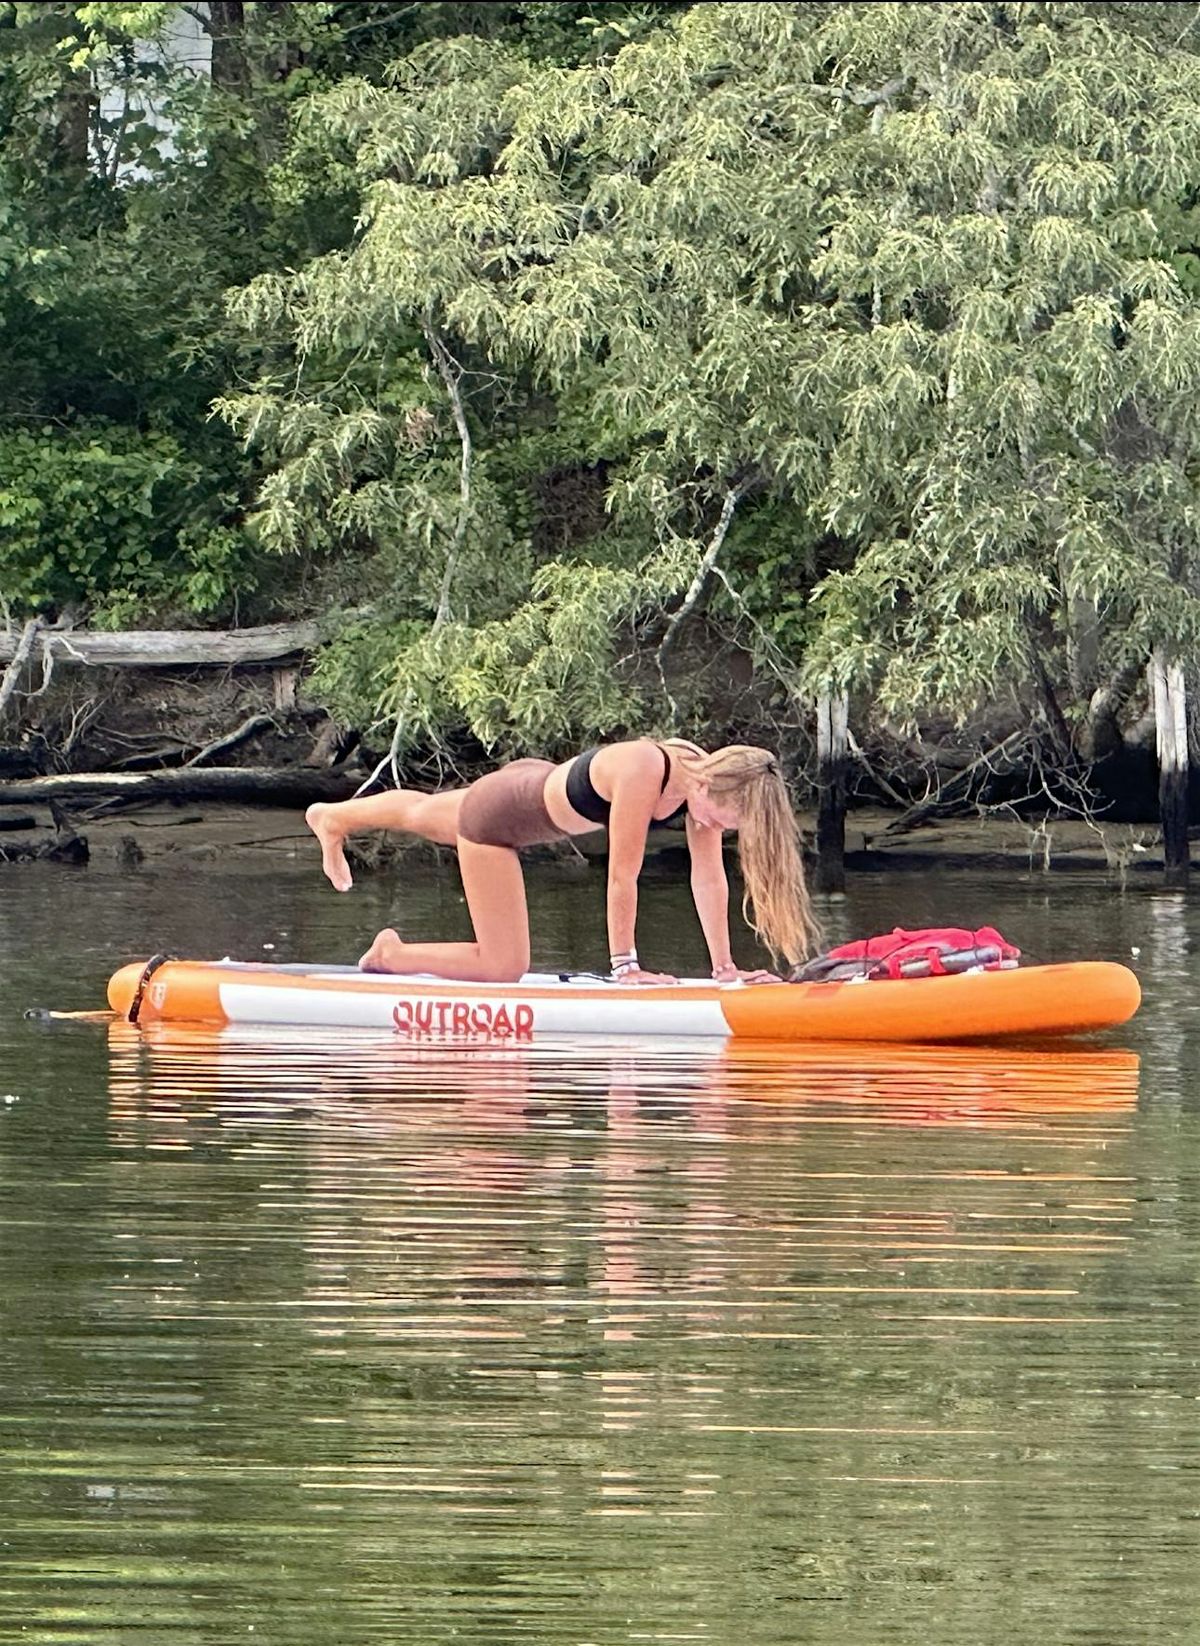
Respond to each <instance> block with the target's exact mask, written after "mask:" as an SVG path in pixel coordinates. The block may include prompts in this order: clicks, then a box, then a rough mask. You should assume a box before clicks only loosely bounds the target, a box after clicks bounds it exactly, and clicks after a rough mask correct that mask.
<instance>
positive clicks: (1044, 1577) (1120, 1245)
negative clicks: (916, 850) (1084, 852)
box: [0, 863, 1200, 1646]
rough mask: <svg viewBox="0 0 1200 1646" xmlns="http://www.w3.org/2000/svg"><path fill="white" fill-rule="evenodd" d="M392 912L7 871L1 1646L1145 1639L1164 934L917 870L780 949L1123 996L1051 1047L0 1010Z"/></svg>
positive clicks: (1179, 1562) (579, 894) (431, 912)
mask: <svg viewBox="0 0 1200 1646" xmlns="http://www.w3.org/2000/svg"><path fill="white" fill-rule="evenodd" d="M405 880H406V883H405V885H404V889H403V894H402V897H401V899H400V903H401V905H402V906H401V907H399V908H393V907H392V905H391V901H390V899H391V895H392V890H393V888H392V886H391V884H390V883H388V882H386V881H385V880H383V879H376V880H373V881H370V882H368V883H365V884H364V885H363V886H361V887H360V888H359V889H358V890H357V891H356V892H355V893H354V894H353V895H352V896H351V897H349V898H343V899H339V898H337V897H336V896H334V894H332V893H331V892H327V891H326V890H324V888H323V887H322V885H321V884H320V883H319V882H318V881H317V880H316V879H315V878H309V877H306V876H304V875H301V874H299V873H296V872H289V871H286V870H280V871H275V870H273V869H270V868H267V869H262V870H260V869H255V871H254V872H247V871H245V870H242V869H240V868H239V867H238V865H237V864H236V863H233V864H230V865H228V866H226V867H224V868H218V867H208V868H204V869H194V870H192V871H191V872H188V873H183V874H166V873H163V872H144V873H142V874H141V875H138V876H131V877H124V878H120V877H117V876H115V875H113V876H108V875H105V874H104V873H102V872H100V871H96V870H93V871H85V872H73V871H64V870H42V869H39V868H36V867H33V868H28V869H10V870H8V871H6V872H5V874H4V880H3V900H2V902H0V998H2V1000H3V1008H4V1009H3V1014H2V1015H0V1098H2V1099H3V1101H2V1102H0V1309H2V1311H3V1314H2V1326H3V1330H2V1333H0V1390H2V1394H0V1481H2V1483H3V1490H2V1492H0V1641H2V1642H5V1643H8V1642H17V1641H20V1642H24V1643H34V1642H54V1643H56V1646H65V1643H68V1642H87V1643H89V1646H91V1643H93V1642H95V1643H100V1642H103V1643H113V1646H118V1643H119V1646H124V1643H127V1642H128V1643H132V1642H137V1643H139V1646H146V1643H153V1646H157V1643H163V1646H218V1643H219V1646H226V1643H230V1642H234V1641H239V1642H240V1641H254V1642H258V1643H271V1646H381V1643H387V1646H393V1643H397V1642H404V1643H408V1642H412V1643H414V1646H443V1643H446V1646H448V1643H450V1642H454V1643H455V1646H474V1643H478V1646H499V1643H509V1642H536V1643H543V1642H544V1643H546V1646H588V1643H593V1646H617V1643H622V1646H624V1643H626V1642H668V1641H669V1642H676V1641H700V1642H712V1643H718V1646H724V1643H727V1642H728V1643H732V1642H739V1643H741V1642H747V1643H749V1646H766V1643H775V1642H779V1643H783V1642H788V1643H791V1642H797V1641H802V1642H806V1643H817V1646H867V1643H874V1642H875V1641H877V1640H883V1639H886V1640H888V1641H889V1642H895V1643H898V1646H909V1643H912V1646H918V1643H919V1646H926V1643H928V1642H938V1643H950V1646H979V1643H983V1642H992V1641H997V1642H1001V1641H1002V1642H1005V1643H1008V1642H1010V1641H1022V1642H1023V1641H1038V1642H1043V1641H1044V1642H1087V1643H1089V1646H1093V1643H1094V1646H1109V1643H1113V1646H1116V1643H1125V1642H1134V1641H1138V1642H1140V1641H1147V1642H1149V1641H1152V1640H1153V1641H1155V1642H1163V1641H1167V1642H1175V1641H1178V1642H1190V1641H1193V1640H1195V1638H1196V1623H1195V1619H1196V1616H1197V1615H1198V1606H1197V1601H1198V1599H1200V1595H1198V1589H1200V1579H1198V1577H1197V1572H1198V1570H1200V1567H1198V1565H1197V1560H1196V1556H1197V1552H1198V1534H1200V1493H1198V1490H1197V1481H1198V1479H1200V1474H1198V1470H1200V1439H1198V1436H1200V1404H1198V1400H1200V1377H1198V1375H1197V1364H1198V1359H1200V1316H1198V1312H1197V1297H1196V1288H1195V1276H1196V1274H1197V1272H1198V1267H1200V1226H1198V1225H1200V1218H1198V1214H1197V1204H1198V1201H1197V1193H1196V1189H1197V1182H1196V1179H1197V1169H1198V1165H1200V1138H1198V1136H1197V1107H1198V1105H1197V1098H1196V1091H1195V1088H1196V1069H1197V1063H1198V1060H1200V1038H1198V1033H1197V1021H1196V1001H1195V994H1196V990H1195V988H1194V984H1193V978H1194V968H1193V962H1192V959H1191V952H1190V951H1191V948H1192V946H1193V944H1194V941H1195V938H1196V935H1197V932H1198V930H1200V926H1198V921H1200V916H1198V915H1197V913H1195V912H1194V911H1193V910H1192V909H1191V908H1190V907H1189V906H1188V904H1187V902H1186V900H1184V899H1182V898H1180V897H1178V896H1176V895H1168V894H1155V893H1152V892H1151V891H1150V890H1148V889H1146V888H1140V887H1139V888H1135V889H1133V890H1131V891H1130V892H1129V893H1127V894H1126V895H1121V894H1120V893H1119V891H1118V890H1117V888H1116V887H1115V886H1110V885H1108V884H1106V883H1104V882H1102V881H1100V880H1096V881H1086V880H1083V879H1075V878H1066V877H1063V878H1056V879H1054V880H1052V881H1050V882H1049V883H1047V882H1046V881H1044V880H1041V879H1035V880H1030V881H1019V880H1017V879H1015V878H1011V879H1008V880H1001V879H1000V878H999V877H993V878H992V879H991V880H985V879H983V878H976V877H969V876H957V875H951V876H947V875H934V874H930V875H928V876H917V875H906V876H904V877H893V878H879V879H871V880H862V881H859V882H858V883H857V884H856V885H855V886H854V888H853V889H852V893H851V896H850V898H849V899H848V901H847V902H846V903H845V904H842V905H838V906H836V907H835V908H833V909H832V910H829V911H827V916H828V922H829V924H830V926H831V927H832V929H833V933H834V935H848V934H850V933H855V932H857V933H861V932H863V931H866V930H868V929H871V930H874V929H887V928H888V927H890V926H891V925H893V924H895V923H896V922H897V921H901V920H902V921H904V922H905V923H907V924H922V923H925V922H930V921H934V920H936V921H939V922H947V923H955V924H958V923H963V924H975V923H977V922H982V921H985V920H987V921H990V922H993V923H995V924H997V925H998V926H999V927H1000V929H1001V930H1002V931H1004V932H1005V933H1006V935H1009V936H1011V937H1012V938H1013V939H1014V940H1016V941H1018V942H1020V943H1021V944H1022V945H1023V947H1025V948H1026V949H1027V950H1028V951H1030V952H1031V953H1033V954H1036V955H1039V956H1043V957H1046V958H1064V957H1066V956H1069V955H1073V954H1085V953H1086V954H1090V955H1101V956H1108V957H1111V958H1123V959H1129V958H1130V951H1131V950H1132V949H1137V950H1139V951H1140V953H1139V954H1138V956H1137V957H1136V959H1134V960H1133V964H1134V965H1135V967H1136V968H1137V969H1138V970H1139V972H1140V974H1141V976H1142V980H1143V986H1144V989H1145V992H1146V1004H1145V1006H1144V1008H1143V1011H1142V1013H1141V1015H1140V1016H1139V1018H1138V1019H1137V1020H1136V1021H1135V1022H1134V1023H1133V1024H1132V1025H1130V1026H1129V1027H1128V1029H1126V1030H1124V1031H1121V1032H1119V1033H1117V1034H1114V1035H1109V1036H1107V1037H1104V1038H1103V1039H1102V1040H1101V1041H1099V1042H1096V1043H1093V1044H1092V1045H1090V1046H1088V1047H1084V1048H1079V1049H1075V1050H1073V1051H1062V1050H1059V1051H1058V1052H1054V1053H1046V1052H1028V1051H1027V1052H996V1051H991V1052H988V1051H980V1050H970V1051H966V1050H962V1051H959V1050H956V1051H948V1052H938V1051H933V1050H925V1051H918V1050H911V1049H910V1050H907V1051H896V1050H881V1051H878V1052H869V1053H867V1052H861V1051H857V1052H855V1053H854V1055H853V1056H851V1057H847V1056H845V1055H842V1054H839V1053H838V1052H837V1051H836V1050H834V1051H830V1050H829V1049H826V1050H823V1051H816V1050H811V1049H810V1050H805V1049H803V1048H800V1049H793V1050H792V1051H790V1052H788V1053H787V1054H786V1055H780V1054H779V1053H778V1052H775V1051H772V1050H770V1049H765V1048H758V1049H755V1048H748V1049H746V1050H744V1051H739V1050H737V1049H732V1050H728V1049H724V1050H723V1049H717V1048H712V1047H708V1048H700V1047H695V1046H693V1047H687V1046H685V1045H682V1044H672V1045H669V1046H665V1047H659V1048H653V1047H650V1048H647V1049H645V1050H643V1049H640V1048H636V1047H632V1046H629V1045H613V1046H612V1047H611V1048H606V1049H605V1050H603V1051H601V1052H599V1053H597V1052H596V1051H595V1049H594V1047H593V1048H592V1049H590V1050H589V1051H588V1052H587V1053H586V1054H585V1055H583V1056H579V1055H572V1053H571V1052H570V1051H569V1050H567V1051H564V1050H563V1049H562V1048H556V1049H552V1050H550V1051H548V1052H543V1051H541V1050H540V1049H539V1048H538V1047H536V1046H534V1047H526V1048H516V1047H507V1048H506V1047H499V1048H498V1047H486V1046H484V1047H479V1046H471V1047H469V1048H461V1049H454V1048H436V1047H434V1048H413V1047H411V1046H403V1045H400V1044H398V1043H397V1042H395V1041H393V1040H389V1039H388V1038H386V1037H382V1036H378V1037H373V1036H365V1037H360V1038H358V1039H355V1038H354V1037H352V1036H348V1035H341V1036H339V1037H337V1038H329V1039H328V1040H327V1041H325V1042H322V1041H321V1040H319V1039H314V1038H311V1037H308V1036H305V1035H302V1034H292V1035H288V1036H284V1035H274V1036H272V1037H270V1038H264V1037H262V1036H257V1035H255V1034H253V1033H246V1034H243V1035H242V1036H241V1037H240V1038H237V1039H218V1038H215V1037H213V1036H212V1035H209V1034H206V1033H201V1032H199V1031H195V1032H180V1031H175V1032H173V1033H166V1032H164V1031H161V1030H159V1031H152V1032H150V1033H148V1034H147V1035H146V1036H145V1037H142V1036H139V1035H138V1034H137V1033H136V1032H135V1031H132V1030H130V1029H128V1028H125V1027H124V1026H120V1025H115V1026H112V1027H105V1026H102V1025H95V1024H86V1023H84V1024H70V1025H65V1026H62V1027H56V1028H47V1027H45V1026H38V1025H34V1024H30V1023H27V1022H24V1021H23V1020H22V1019H21V1018H20V1016H19V1012H20V1009H21V1008H22V1007H24V1006H25V1005H27V1004H31V1003H41V1004H52V1005H55V1006H59V1007H75V1008H83V1007H87V1006H90V1005H98V1004H100V1003H101V1001H102V994H103V984H104V981H105V979H106V978H107V976H108V974H109V972H110V971H111V970H113V969H114V968H115V966H116V965H117V964H119V963H120V962H122V961H123V960H125V959H128V958H132V957H135V956H137V955H140V954H147V953H150V952H152V951H153V950H156V949H162V948H170V949H175V950H178V951H182V952H188V953H206V954H222V953H226V952H232V953H234V954H237V955H239V956H240V957H242V958H252V957H253V956H254V955H255V954H259V953H266V954H268V955H270V956H271V957H273V958H277V959H281V960H287V959H302V958H308V959H318V958H320V959H336V960H345V959H351V958H353V957H354V955H355V954H356V953H357V952H358V950H359V948H361V946H362V941H363V940H364V939H365V938H366V937H369V936H370V934H371V932H373V930H374V929H375V927H376V926H377V925H378V924H381V923H382V922H383V921H384V920H385V919H386V918H390V917H395V916H396V915H399V917H400V918H401V919H402V921H403V923H404V925H405V928H406V930H411V931H413V932H414V933H415V932H417V931H423V932H424V933H426V934H427V935H434V934H435V933H437V934H439V935H440V934H441V933H444V932H452V931H454V930H461V929H462V927H461V923H462V919H463V916H462V909H461V904H460V902H459V900H458V893H457V888H456V886H455V884H454V882H453V881H452V880H451V879H449V878H447V877H445V876H442V875H437V874H435V873H434V872H433V871H432V870H430V869H428V868H423V869H421V870H420V871H417V872H414V871H409V872H408V873H407V875H406V877H405ZM533 881H534V897H533V910H534V929H535V934H536V943H537V948H536V952H535V963H538V964H544V965H555V964H566V963H571V964H577V965H586V964H593V965H594V964H595V963H596V962H597V961H598V960H599V959H601V958H602V955H603V950H604V941H603V928H602V924H601V920H602V903H603V898H602V895H601V891H600V883H599V881H598V879H597V876H596V871H595V870H591V871H587V872H581V874H580V876H579V877H578V878H571V877H570V876H566V875H564V874H562V873H561V872H558V871H549V870H547V871H543V872H542V873H541V874H535V875H534V876H533ZM644 896H645V903H646V917H647V918H646V919H645V920H644V922H643V934H644V935H643V948H644V949H647V950H649V954H648V958H649V960H650V963H651V964H666V963H668V962H672V963H673V964H675V965H676V966H677V967H678V968H679V969H681V970H687V969H690V968H693V967H695V966H696V965H698V964H699V963H700V960H701V949H700V946H699V939H698V936H697V934H696V932H695V929H694V922H693V921H692V920H691V917H690V916H689V915H688V913H687V899H686V892H685V891H683V890H682V889H681V887H680V885H679V883H678V881H677V879H675V878H674V877H672V876H670V875H666V874H663V875H659V876H651V877H650V879H649V881H648V883H647V886H646V888H645V893H644ZM647 938H649V941H647ZM268 943H270V944H274V945H275V947H274V948H273V949H267V950H264V948H263V945H265V944H268ZM747 958H748V956H747Z"/></svg>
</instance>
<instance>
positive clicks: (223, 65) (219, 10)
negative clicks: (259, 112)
mask: <svg viewBox="0 0 1200 1646" xmlns="http://www.w3.org/2000/svg"><path fill="white" fill-rule="evenodd" d="M208 16H209V33H210V34H211V35H212V83H213V85H214V86H220V87H221V89H222V90H223V91H237V92H244V91H246V90H247V89H248V87H249V83H250V70H249V65H248V64H247V62H246V47H245V29H246V23H245V14H244V12H243V8H242V0H209V7H208Z"/></svg>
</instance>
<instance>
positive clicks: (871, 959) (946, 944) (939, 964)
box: [791, 926, 1021, 983]
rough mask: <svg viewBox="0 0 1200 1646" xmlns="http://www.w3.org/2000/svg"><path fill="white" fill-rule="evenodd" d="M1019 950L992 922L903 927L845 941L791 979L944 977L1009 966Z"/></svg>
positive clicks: (808, 981) (809, 980)
mask: <svg viewBox="0 0 1200 1646" xmlns="http://www.w3.org/2000/svg"><path fill="white" fill-rule="evenodd" d="M1020 957H1021V951H1020V949H1018V948H1017V947H1016V946H1015V945H1014V944H1012V943H1009V942H1008V941H1007V939H1005V938H1003V937H1001V935H1000V933H999V932H998V931H997V930H996V928H995V927H994V926H980V927H978V928H977V929H976V930H974V931H971V930H970V929H969V928H968V927H966V926H930V927H927V928H925V929H924V930H922V931H917V932H907V931H905V930H904V928H903V927H902V926H897V927H896V929H895V931H892V932H887V933H884V934H883V935H882V936H879V937H867V938H863V939H862V940H860V941H859V942H857V943H842V944H840V945H839V946H838V947H837V948H836V949H829V950H827V951H826V953H825V954H820V955H817V956H816V957H815V958H814V959H812V960H810V961H808V962H807V963H806V964H805V965H803V966H798V967H797V968H796V970H795V971H794V972H793V973H792V977H791V981H792V982H793V983H838V982H844V981H846V980H847V979H849V978H852V977H860V978H871V979H875V978H904V977H946V976H948V975H949V974H950V973H952V972H966V971H975V970H980V971H985V972H998V971H1008V970H1010V969H1011V968H1012V967H1014V966H1015V965H1016V964H1017V962H1018V960H1019V959H1020Z"/></svg>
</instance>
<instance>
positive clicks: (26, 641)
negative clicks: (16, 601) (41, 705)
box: [0, 617, 42, 720]
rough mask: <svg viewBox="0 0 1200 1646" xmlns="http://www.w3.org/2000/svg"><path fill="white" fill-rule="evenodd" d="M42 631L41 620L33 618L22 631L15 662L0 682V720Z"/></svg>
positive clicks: (10, 665)
mask: <svg viewBox="0 0 1200 1646" xmlns="http://www.w3.org/2000/svg"><path fill="white" fill-rule="evenodd" d="M41 630H42V620H41V618H40V617H31V618H30V619H29V621H28V623H26V625H25V627H24V629H22V631H21V638H20V640H18V642H17V649H16V651H15V652H14V653H13V660H12V662H11V663H10V664H9V665H8V668H7V669H5V671H4V679H3V680H0V720H2V719H3V718H4V711H5V709H6V708H7V707H8V703H9V699H10V698H11V697H12V695H13V693H14V692H15V691H16V689H17V682H18V680H20V678H21V671H22V669H24V667H25V664H26V663H27V662H28V661H29V654H30V652H31V651H32V650H33V642H34V641H35V639H36V638H37V636H38V635H39V634H40V633H41Z"/></svg>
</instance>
